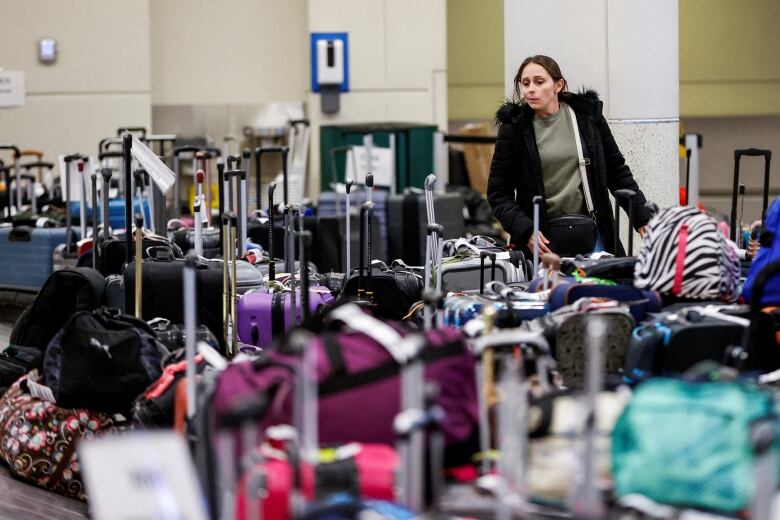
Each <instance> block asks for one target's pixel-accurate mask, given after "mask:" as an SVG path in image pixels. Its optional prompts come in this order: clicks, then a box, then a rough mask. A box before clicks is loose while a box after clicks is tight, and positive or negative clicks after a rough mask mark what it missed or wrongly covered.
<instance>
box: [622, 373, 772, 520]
mask: <svg viewBox="0 0 780 520" xmlns="http://www.w3.org/2000/svg"><path fill="white" fill-rule="evenodd" d="M710 368H711V367H710ZM659 425H663V427H659ZM777 432H778V420H777V411H776V406H775V402H774V399H773V397H772V395H770V394H769V393H768V392H765V391H762V390H760V389H758V388H757V387H755V386H753V385H751V384H750V383H746V382H738V381H728V380H719V381H706V380H705V381H703V382H702V381H698V382H697V381H696V380H679V379H668V378H657V379H654V380H651V381H647V382H645V383H643V384H642V385H641V386H639V387H638V388H637V389H636V391H635V392H634V395H633V397H632V398H631V401H630V402H629V403H628V406H627V407H626V408H625V409H624V411H623V413H622V415H621V416H620V418H619V419H618V421H617V424H616V425H615V431H614V433H613V435H612V471H613V480H614V485H615V494H616V495H617V496H618V497H625V496H627V495H629V494H639V495H644V496H646V497H648V498H649V499H651V500H654V501H655V502H659V503H662V504H669V505H673V506H682V507H695V508H700V509H704V510H708V511H713V512H721V513H732V514H736V513H740V514H743V513H746V512H747V510H748V509H750V508H751V506H752V505H757V504H755V502H756V501H760V500H766V499H767V498H768V499H769V501H771V499H772V497H773V496H774V492H775V487H776V483H777V478H778V469H777V464H776V463H775V462H774V461H775V460H777V457H778V455H780V454H778V452H777V450H778V446H780V443H778V433H777ZM772 459H774V460H772ZM767 462H768V464H767ZM762 488H763V493H762V492H761V491H762ZM766 491H768V497H767V496H763V497H762V495H763V494H765V493H766ZM755 513H756V511H755V510H754V511H753V514H754V515H755ZM751 518H770V516H769V512H768V510H764V511H763V513H761V514H759V515H758V516H752V515H751Z"/></svg>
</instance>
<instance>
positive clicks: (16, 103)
mask: <svg viewBox="0 0 780 520" xmlns="http://www.w3.org/2000/svg"><path fill="white" fill-rule="evenodd" d="M25 92H26V91H25V88H24V72H22V71H21V70H0V107H20V106H22V105H24V96H25Z"/></svg>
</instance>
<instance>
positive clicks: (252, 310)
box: [236, 285, 333, 348]
mask: <svg viewBox="0 0 780 520" xmlns="http://www.w3.org/2000/svg"><path fill="white" fill-rule="evenodd" d="M332 301H333V295H332V294H331V293H330V290H329V289H328V288H327V287H322V286H319V285H314V286H311V287H310V288H309V309H310V310H311V314H314V313H315V312H316V311H317V308H318V307H319V306H320V305H322V304H328V303H331V302H332ZM295 308H296V311H297V319H296V320H295V321H296V323H299V322H300V317H301V290H300V288H296V290H295ZM291 311H292V303H291V298H290V293H289V292H278V291H277V292H268V291H267V290H265V289H258V290H256V291H250V292H248V293H246V294H244V295H243V296H241V298H240V299H239V300H238V303H237V307H236V314H237V316H238V339H239V340H241V342H242V343H247V344H249V345H255V346H257V347H261V348H265V347H268V346H269V345H270V344H271V342H272V341H273V339H274V338H276V337H277V336H281V335H283V334H284V333H285V332H287V331H288V330H290V328H291V325H292V322H291V317H290V313H291Z"/></svg>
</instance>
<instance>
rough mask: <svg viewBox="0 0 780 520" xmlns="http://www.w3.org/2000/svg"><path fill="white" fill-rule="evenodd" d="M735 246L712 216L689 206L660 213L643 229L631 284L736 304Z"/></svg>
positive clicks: (642, 287)
mask: <svg viewBox="0 0 780 520" xmlns="http://www.w3.org/2000/svg"><path fill="white" fill-rule="evenodd" d="M739 273H740V266H739V259H738V257H737V251H736V245H735V244H734V243H733V242H731V241H730V240H729V239H728V238H726V237H725V236H724V235H723V233H722V232H721V229H720V226H719V225H718V223H717V222H716V221H715V219H714V218H712V217H711V216H709V215H707V214H706V213H704V212H702V211H700V210H699V209H697V208H692V207H688V206H685V207H673V208H667V209H665V210H663V211H661V212H660V213H659V214H658V215H656V216H655V217H653V219H652V220H651V221H650V223H649V224H648V226H647V235H646V237H645V240H644V241H643V243H642V247H641V249H640V251H639V257H638V262H637V265H636V268H635V271H634V285H635V286H636V287H637V288H639V289H643V290H653V291H658V292H660V293H662V294H663V295H668V296H672V297H676V298H693V299H701V300H723V301H726V302H730V301H735V300H736V299H737V297H738V296H739Z"/></svg>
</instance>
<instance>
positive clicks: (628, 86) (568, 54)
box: [504, 0, 680, 244]
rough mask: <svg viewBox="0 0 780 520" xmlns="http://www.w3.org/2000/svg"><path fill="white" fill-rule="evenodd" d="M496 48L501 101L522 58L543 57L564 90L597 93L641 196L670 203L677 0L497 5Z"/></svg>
mask: <svg viewBox="0 0 780 520" xmlns="http://www.w3.org/2000/svg"><path fill="white" fill-rule="evenodd" d="M504 43H505V46H504V49H505V52H504V64H505V75H504V77H505V85H506V92H507V95H511V92H512V88H513V86H512V80H513V79H514V76H515V73H516V72H517V68H518V67H519V65H520V63H521V62H522V60H523V59H524V58H526V57H527V56H531V55H534V54H546V55H549V56H551V57H552V58H554V59H555V60H556V61H557V62H558V64H559V65H560V66H561V70H562V72H563V75H564V77H566V79H567V81H568V83H569V89H570V90H572V91H574V92H577V91H578V90H579V89H580V88H583V87H587V88H593V89H595V90H596V91H598V93H599V95H600V97H601V98H602V100H603V101H604V115H605V117H606V118H607V120H608V121H609V124H610V128H611V129H612V133H613V134H614V136H615V140H616V141H617V143H618V145H619V146H620V150H621V151H622V152H623V155H624V156H625V158H626V162H627V164H628V165H629V167H630V168H631V171H632V172H633V174H634V177H635V178H636V180H637V182H638V183H639V186H640V188H641V189H642V191H643V192H644V193H645V195H646V196H647V198H648V199H650V200H652V201H654V202H656V203H657V204H658V205H659V206H660V207H662V208H663V207H668V206H671V205H675V204H677V203H678V188H679V160H678V140H679V114H680V109H679V90H680V89H679V67H678V62H679V50H678V0H656V1H653V2H626V1H625V0H547V1H545V2H544V3H539V2H532V1H530V0H505V1H504ZM621 220H623V222H624V224H625V222H626V220H627V219H625V218H623V219H621ZM624 227H625V225H624ZM621 234H622V235H623V243H624V244H625V243H626V242H625V229H624V230H623V233H621Z"/></svg>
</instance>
